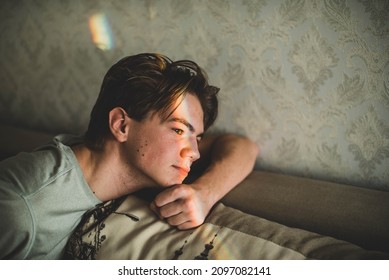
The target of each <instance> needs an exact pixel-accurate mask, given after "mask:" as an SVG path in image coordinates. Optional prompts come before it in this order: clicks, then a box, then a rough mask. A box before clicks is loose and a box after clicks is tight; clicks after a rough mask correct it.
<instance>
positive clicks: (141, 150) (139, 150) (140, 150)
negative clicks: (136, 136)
mask: <svg viewBox="0 0 389 280" xmlns="http://www.w3.org/2000/svg"><path fill="white" fill-rule="evenodd" d="M147 146H148V142H147V140H146V141H145V143H144V144H143V145H141V146H140V148H139V149H136V151H137V152H138V153H142V157H144V156H145V153H144V151H143V150H144V148H146V147H147Z"/></svg>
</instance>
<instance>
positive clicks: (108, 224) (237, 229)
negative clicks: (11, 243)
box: [66, 195, 389, 260]
mask: <svg viewBox="0 0 389 280" xmlns="http://www.w3.org/2000/svg"><path fill="white" fill-rule="evenodd" d="M116 203H117V204H118V205H119V206H118V207H117V209H116V206H115V205H114V203H112V202H109V203H106V204H104V205H102V206H101V207H98V208H97V209H94V210H93V211H92V212H91V213H89V214H88V216H86V219H85V220H84V221H83V222H82V223H81V224H80V226H79V228H78V230H76V232H75V234H74V235H73V236H72V237H71V239H70V242H69V243H68V247H67V254H66V257H67V258H73V259H141V260H157V259H159V260H165V259H213V260H218V259H223V260H228V259H232V260H238V259H243V260H249V259H270V260H273V259H288V260H290V259H389V255H385V254H383V253H380V252H375V251H366V250H364V249H362V248H360V247H357V246H355V245H353V244H350V243H347V242H344V241H341V240H337V239H334V238H331V237H327V236H322V235H319V234H315V233H312V232H308V231H304V230H300V229H296V228H290V227H287V226H283V225H281V224H278V223H275V222H271V221H268V220H265V219H262V218H259V217H256V216H252V215H249V214H246V213H244V212H241V211H239V210H237V209H234V208H231V207H227V206H225V205H223V204H222V203H219V204H217V205H216V206H215V208H214V209H213V211H212V212H211V213H210V215H209V216H208V217H207V219H206V221H205V223H204V224H203V225H201V226H199V227H197V228H195V229H193V230H185V231H181V230H178V229H176V228H175V227H172V226H170V225H168V224H167V223H166V222H164V221H163V220H160V219H159V218H158V217H157V216H156V215H155V214H154V212H152V211H151V210H150V209H149V202H148V201H146V200H144V199H142V198H140V197H138V196H136V195H130V196H128V197H126V198H123V200H122V201H119V202H116ZM107 209H108V210H107ZM115 209H116V210H115Z"/></svg>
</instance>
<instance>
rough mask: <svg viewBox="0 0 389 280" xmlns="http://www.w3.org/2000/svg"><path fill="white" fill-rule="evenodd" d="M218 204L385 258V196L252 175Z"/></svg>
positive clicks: (388, 234) (388, 239) (388, 205)
mask: <svg viewBox="0 0 389 280" xmlns="http://www.w3.org/2000/svg"><path fill="white" fill-rule="evenodd" d="M222 201H223V202H224V203H225V204H226V205H228V206H231V207H234V208H237V209H240V210H242V211H244V212H247V213H250V214H253V215H257V216H260V217H262V218H265V219H268V220H272V221H275V222H278V223H281V224H284V225H287V226H290V227H296V228H301V229H305V230H309V231H313V232H316V233H320V234H322V235H328V236H332V237H335V238H338V239H341V240H345V241H349V242H351V243H354V244H356V245H359V246H361V247H363V248H365V249H370V250H380V251H385V252H389V192H384V191H378V190H372V189H367V188H360V187H353V186H348V185H342V184H335V183H330V182H324V181H319V180H312V179H307V178H300V177H294V176H287V175H281V174H274V173H268V172H261V171H254V172H252V173H251V174H250V175H249V176H248V177H247V178H246V179H245V180H244V181H243V182H242V183H241V184H239V185H238V186H237V187H236V188H235V189H233V190H232V191H231V192H230V193H229V194H227V195H226V196H225V197H224V198H223V200H222Z"/></svg>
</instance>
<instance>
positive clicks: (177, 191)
mask: <svg viewBox="0 0 389 280" xmlns="http://www.w3.org/2000/svg"><path fill="white" fill-rule="evenodd" d="M188 192H189V187H188V186H186V185H176V186H173V187H170V188H168V189H166V190H164V191H162V192H161V193H160V194H158V195H157V196H156V198H155V200H154V201H155V205H156V206H157V207H162V206H164V205H166V204H169V203H171V202H174V201H176V200H179V199H180V198H184V197H186V196H188Z"/></svg>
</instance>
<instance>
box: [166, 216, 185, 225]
mask: <svg viewBox="0 0 389 280" xmlns="http://www.w3.org/2000/svg"><path fill="white" fill-rule="evenodd" d="M166 221H167V223H168V224H169V225H171V226H177V227H179V226H181V225H183V224H185V223H188V222H190V221H189V220H188V218H187V217H186V216H185V215H184V214H179V215H175V216H172V217H169V218H167V219H166Z"/></svg>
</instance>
